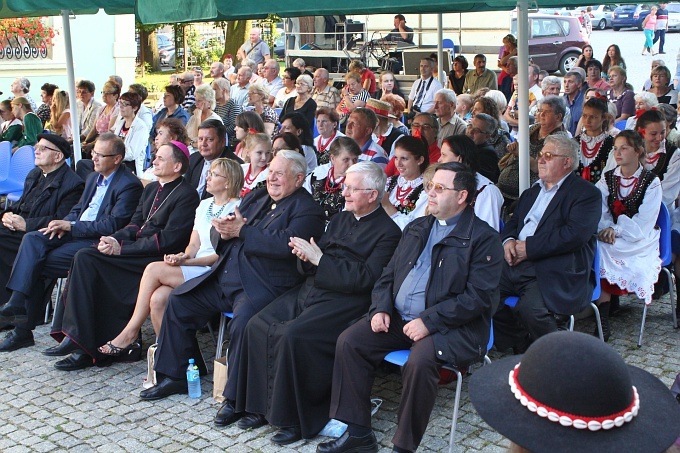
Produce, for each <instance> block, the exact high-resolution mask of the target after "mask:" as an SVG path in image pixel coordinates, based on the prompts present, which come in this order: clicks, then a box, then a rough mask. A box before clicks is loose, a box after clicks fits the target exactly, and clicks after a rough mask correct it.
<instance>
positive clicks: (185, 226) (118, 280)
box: [51, 177, 200, 363]
mask: <svg viewBox="0 0 680 453" xmlns="http://www.w3.org/2000/svg"><path fill="white" fill-rule="evenodd" d="M199 202H200V200H199V199H198V194H197V193H196V190H195V189H194V188H192V187H191V186H189V184H187V183H186V181H184V179H183V178H181V177H178V178H177V179H175V180H173V181H170V182H168V183H165V185H163V186H161V184H160V183H159V182H158V181H154V182H152V183H150V184H149V185H147V186H146V187H145V188H144V192H143V193H142V197H141V199H140V200H139V204H138V205H137V209H136V211H135V213H134V215H133V216H132V220H130V224H129V225H128V226H126V227H125V228H123V229H121V230H118V231H117V232H115V233H114V234H112V235H111V236H112V237H114V238H115V239H116V240H117V241H118V243H119V244H120V245H121V252H120V255H105V254H103V253H101V252H99V250H97V249H96V248H94V247H93V248H86V249H82V250H80V251H79V252H78V253H76V255H75V257H74V258H73V263H72V265H71V270H70V272H69V280H68V285H67V287H66V289H65V290H64V295H63V296H62V302H63V303H62V304H60V306H61V307H63V308H62V310H60V311H57V312H56V313H55V315H54V322H53V324H52V332H51V335H52V336H53V337H54V338H55V339H56V340H57V341H61V340H62V339H63V338H64V335H66V336H68V337H69V338H71V340H73V341H74V342H75V343H76V344H78V345H79V346H80V347H81V349H83V350H84V351H85V353H86V354H87V355H89V356H91V357H93V358H94V359H95V363H97V361H98V360H101V359H104V358H110V357H108V356H104V355H102V354H101V353H100V352H99V351H97V347H99V346H101V345H103V344H104V343H106V342H107V341H108V340H110V339H111V338H114V337H115V336H116V335H118V334H119V333H120V332H121V330H123V328H124V327H125V326H126V325H127V323H128V321H129V320H130V317H131V316H132V312H133V311H134V308H135V302H136V300H137V293H138V292H139V281H140V279H141V277H142V274H143V273H144V269H145V268H146V266H147V265H148V264H149V263H151V262H154V261H160V260H162V259H163V255H164V254H166V253H179V252H183V251H184V249H185V248H186V246H187V244H189V238H190V237H191V231H192V230H193V225H194V212H195V211H196V208H197V207H198V204H199ZM104 363H106V360H104Z"/></svg>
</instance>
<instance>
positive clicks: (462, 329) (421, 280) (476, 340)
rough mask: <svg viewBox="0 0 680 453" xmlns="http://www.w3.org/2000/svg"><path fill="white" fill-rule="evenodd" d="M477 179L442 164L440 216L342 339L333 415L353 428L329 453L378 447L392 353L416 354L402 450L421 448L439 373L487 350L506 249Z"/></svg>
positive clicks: (431, 190) (398, 446)
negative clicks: (477, 208) (374, 405)
mask: <svg viewBox="0 0 680 453" xmlns="http://www.w3.org/2000/svg"><path fill="white" fill-rule="evenodd" d="M475 187H476V182H475V175H474V174H473V173H472V172H471V171H470V170H469V169H468V167H466V166H465V165H463V164H460V163H458V162H449V163H445V164H441V165H439V166H438V167H437V169H436V171H435V174H434V176H433V178H432V181H430V182H429V183H428V184H427V188H426V190H427V194H428V197H429V201H428V208H429V210H430V214H431V215H428V216H426V217H420V218H418V219H416V220H414V221H413V222H411V223H410V224H409V225H408V226H407V227H406V229H405V230H404V233H403V235H402V239H401V241H400V242H399V245H398V246H397V249H396V251H395V252H394V255H393V256H392V259H391V260H390V262H389V264H388V265H387V267H385V269H384V270H383V271H382V275H381V276H380V278H379V279H378V281H377V282H376V284H375V286H374V287H373V292H372V295H371V299H372V303H371V307H370V309H369V311H368V316H367V317H366V318H364V319H361V320H360V321H358V322H356V323H355V324H353V325H352V326H351V327H349V328H348V329H346V330H345V331H344V332H343V333H342V334H341V335H340V337H339V338H338V341H337V345H336V348H335V364H334V366H333V390H332V395H331V409H330V418H335V419H337V420H340V421H342V422H345V423H347V425H348V429H347V431H346V432H345V434H343V435H342V436H341V437H340V438H338V439H336V440H333V441H331V442H325V443H322V444H320V445H319V446H318V447H317V452H319V453H331V452H344V451H366V452H368V451H378V443H377V441H376V438H375V435H374V434H373V431H372V429H371V406H370V403H369V402H370V396H371V388H372V386H373V380H374V377H375V371H376V369H377V368H378V367H379V366H380V364H381V363H382V361H383V359H384V357H385V355H386V354H387V353H388V352H390V351H394V350H399V349H410V351H411V353H410V356H409V359H408V362H406V364H405V365H404V368H403V370H402V382H403V390H402V397H401V402H400V404H399V410H398V415H397V417H398V425H397V430H396V432H395V434H394V437H393V438H392V443H393V444H394V451H398V452H403V451H415V450H416V449H417V448H418V445H419V444H420V441H421V440H422V437H423V434H424V433H425V430H426V428H427V424H428V421H429V417H430V414H431V412H432V408H433V407H434V403H435V399H436V397H437V386H438V383H439V369H440V367H441V366H442V365H444V364H446V363H449V364H454V365H456V366H457V367H465V366H467V365H469V364H470V363H473V362H475V361H479V360H481V359H482V358H483V356H484V354H485V353H486V346H487V343H488V340H489V332H490V322H491V316H492V315H493V312H494V310H495V308H496V305H497V304H498V281H499V278H500V272H501V265H502V261H503V248H502V247H501V243H500V240H499V238H498V233H496V231H495V230H494V229H493V228H491V227H490V226H489V225H488V224H487V223H486V222H484V221H483V220H480V219H479V218H478V217H477V216H475V214H474V210H473V208H472V207H471V206H470V202H471V201H472V198H473V196H474V194H475Z"/></svg>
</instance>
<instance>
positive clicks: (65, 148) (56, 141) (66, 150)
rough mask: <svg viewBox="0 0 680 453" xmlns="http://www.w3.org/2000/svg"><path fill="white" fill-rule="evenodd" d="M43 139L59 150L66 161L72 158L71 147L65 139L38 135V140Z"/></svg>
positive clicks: (54, 135) (58, 136)
mask: <svg viewBox="0 0 680 453" xmlns="http://www.w3.org/2000/svg"><path fill="white" fill-rule="evenodd" d="M43 138H44V139H45V140H47V141H48V142H50V143H52V144H53V145H54V146H56V147H57V148H59V151H61V152H62V154H64V159H68V158H69V157H71V145H70V144H69V142H67V141H66V139H65V138H64V137H62V136H60V135H56V134H38V140H40V139H43Z"/></svg>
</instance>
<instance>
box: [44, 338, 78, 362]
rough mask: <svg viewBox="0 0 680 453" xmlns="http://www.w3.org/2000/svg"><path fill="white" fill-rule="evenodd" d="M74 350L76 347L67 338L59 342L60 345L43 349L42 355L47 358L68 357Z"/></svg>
mask: <svg viewBox="0 0 680 453" xmlns="http://www.w3.org/2000/svg"><path fill="white" fill-rule="evenodd" d="M76 349H78V345H77V344H76V343H75V342H74V341H73V340H71V339H70V338H69V337H64V339H63V340H61V343H59V344H58V345H56V346H52V347H51V348H47V349H45V350H44V351H43V352H42V353H43V354H44V355H46V356H49V357H62V356H65V355H69V354H70V353H72V352H73V351H75V350H76Z"/></svg>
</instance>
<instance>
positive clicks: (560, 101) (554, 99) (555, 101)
mask: <svg viewBox="0 0 680 453" xmlns="http://www.w3.org/2000/svg"><path fill="white" fill-rule="evenodd" d="M538 105H539V106H541V105H547V106H548V107H550V108H551V109H553V110H554V111H555V113H556V114H558V115H562V119H564V115H566V114H567V106H566V104H565V103H564V98H563V97H562V96H555V95H550V96H546V97H544V98H543V99H542V100H540V101H538Z"/></svg>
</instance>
